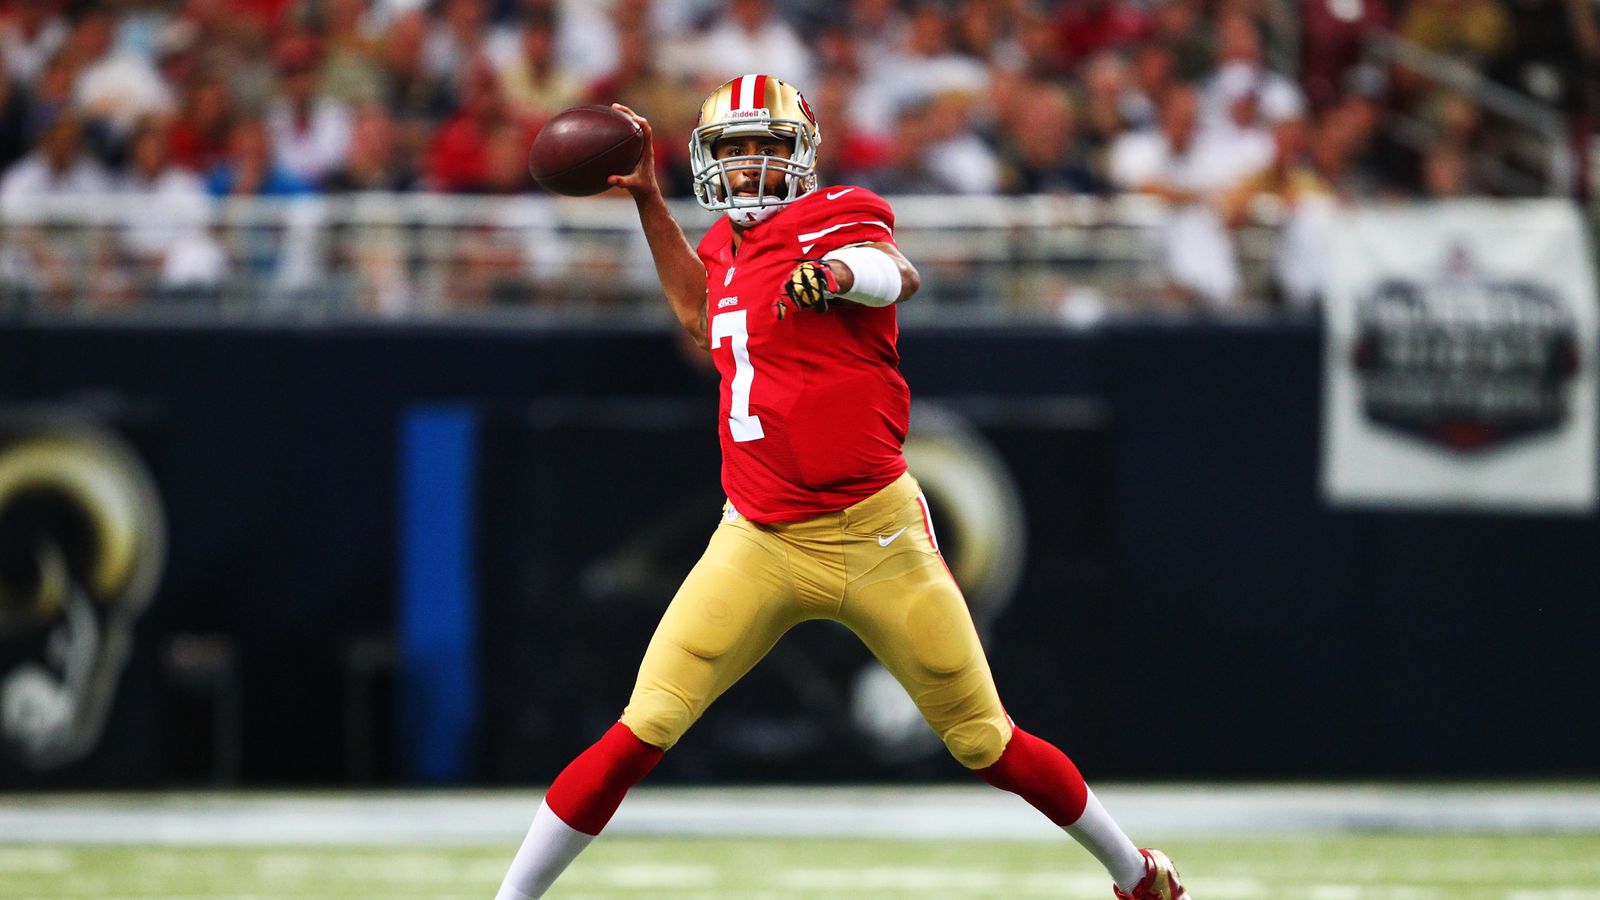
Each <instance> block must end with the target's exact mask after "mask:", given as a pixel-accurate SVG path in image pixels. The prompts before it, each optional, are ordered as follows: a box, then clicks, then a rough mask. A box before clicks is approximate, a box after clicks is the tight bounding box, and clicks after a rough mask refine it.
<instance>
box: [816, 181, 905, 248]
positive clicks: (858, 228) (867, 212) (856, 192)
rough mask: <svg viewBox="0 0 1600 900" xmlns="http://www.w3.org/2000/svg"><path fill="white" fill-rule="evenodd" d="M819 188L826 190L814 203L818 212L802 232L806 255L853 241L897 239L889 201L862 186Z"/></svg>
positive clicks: (891, 242)
mask: <svg viewBox="0 0 1600 900" xmlns="http://www.w3.org/2000/svg"><path fill="white" fill-rule="evenodd" d="M819 190H824V191H826V193H824V194H823V196H822V198H821V199H820V200H819V201H818V202H817V204H816V205H815V206H814V207H813V209H815V210H816V211H817V215H816V216H815V218H814V219H812V222H811V223H809V224H807V225H806V226H805V227H803V228H802V230H801V232H800V234H799V239H800V252H801V254H803V255H804V256H805V257H806V258H808V259H817V258H819V257H821V256H822V255H823V254H825V253H831V252H833V251H834V250H837V249H839V248H840V247H848V246H850V245H851V244H864V243H868V242H882V243H889V244H893V243H894V210H893V209H891V208H890V207H889V201H887V200H885V199H883V198H882V197H879V196H878V195H877V194H874V193H873V192H871V191H869V190H867V189H866V188H861V187H834V188H819Z"/></svg>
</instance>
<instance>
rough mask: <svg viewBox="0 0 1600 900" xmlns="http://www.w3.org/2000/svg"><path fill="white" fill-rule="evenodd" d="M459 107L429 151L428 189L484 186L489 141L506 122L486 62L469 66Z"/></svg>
mask: <svg viewBox="0 0 1600 900" xmlns="http://www.w3.org/2000/svg"><path fill="white" fill-rule="evenodd" d="M463 90H464V91H465V94H464V95H463V96H462V98H461V107H460V109H459V110H458V111H457V113H456V114H455V116H454V117H452V118H451V119H450V121H448V122H446V123H445V124H444V127H442V128H440V129H439V131H438V133H437V134H436V135H435V137H434V139H433V144H432V146H431V147H429V148H428V162H427V180H428V189H429V190H435V191H467V192H474V191H480V190H483V189H484V186H485V184H486V183H487V178H486V175H487V162H488V159H487V149H488V144H489V138H490V136H491V135H492V134H494V132H495V130H496V129H497V128H498V127H499V126H500V125H501V124H503V123H504V122H505V121H506V119H507V116H506V111H505V104H504V103H503V102H502V101H501V97H500V85H499V81H498V79H497V77H496V76H495V73H494V70H493V69H491V68H489V65H488V63H487V62H481V63H479V64H478V65H475V66H472V67H471V72H470V74H469V75H468V77H467V81H466V85H465V87H464V88H463Z"/></svg>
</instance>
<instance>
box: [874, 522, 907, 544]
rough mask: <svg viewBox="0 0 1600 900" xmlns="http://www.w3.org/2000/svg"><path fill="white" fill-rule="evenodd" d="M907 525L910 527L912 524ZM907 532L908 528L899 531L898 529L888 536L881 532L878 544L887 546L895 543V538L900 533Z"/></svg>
mask: <svg viewBox="0 0 1600 900" xmlns="http://www.w3.org/2000/svg"><path fill="white" fill-rule="evenodd" d="M906 527H907V528H909V527H910V526H909V525H908V526H906ZM905 533H906V529H905V528H902V529H900V530H899V531H896V532H895V533H894V534H891V535H889V536H888V537H884V536H883V535H881V534H880V535H878V546H879V547H887V546H889V545H890V544H892V543H894V539H895V538H897V537H899V536H900V535H902V534H905Z"/></svg>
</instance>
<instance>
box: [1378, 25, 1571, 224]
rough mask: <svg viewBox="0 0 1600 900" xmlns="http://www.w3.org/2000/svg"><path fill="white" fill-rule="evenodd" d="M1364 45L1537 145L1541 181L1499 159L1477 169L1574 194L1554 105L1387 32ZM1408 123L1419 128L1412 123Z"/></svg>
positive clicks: (1511, 182)
mask: <svg viewBox="0 0 1600 900" xmlns="http://www.w3.org/2000/svg"><path fill="white" fill-rule="evenodd" d="M1367 47H1368V49H1369V50H1370V51H1371V52H1372V53H1373V54H1374V55H1375V56H1376V57H1377V58H1378V59H1380V60H1383V61H1384V62H1387V63H1389V64H1391V65H1394V66H1398V67H1400V68H1404V69H1408V70H1411V71H1413V72H1416V73H1417V74H1419V75H1421V76H1423V77H1424V78H1427V79H1428V80H1429V81H1432V82H1434V83H1436V84H1438V85H1440V86H1442V87H1447V88H1449V89H1451V90H1454V91H1458V92H1460V93H1462V94H1465V95H1467V96H1469V97H1471V98H1472V99H1473V101H1474V102H1476V103H1477V104H1478V105H1479V106H1481V107H1482V108H1483V109H1485V110H1487V111H1489V112H1491V113H1493V114H1495V115H1497V116H1499V117H1500V118H1502V119H1504V120H1505V121H1507V122H1509V123H1511V124H1512V125H1513V126H1515V127H1517V128H1518V129H1520V130H1522V131H1523V132H1524V133H1525V134H1527V135H1528V136H1530V137H1532V138H1533V139H1534V140H1536V141H1537V142H1539V143H1540V144H1541V146H1542V147H1543V150H1544V154H1543V155H1544V157H1545V158H1544V160H1543V162H1544V165H1545V172H1544V173H1543V174H1544V176H1545V177H1544V181H1543V184H1541V185H1523V184H1519V183H1518V180H1517V178H1516V173H1514V172H1512V171H1510V170H1508V168H1507V167H1506V166H1505V163H1504V161H1503V160H1498V159H1493V158H1486V159H1480V160H1479V164H1480V166H1479V167H1480V169H1483V170H1486V171H1487V172H1488V173H1489V174H1491V175H1493V176H1494V177H1495V180H1496V181H1498V182H1500V183H1501V184H1502V185H1504V186H1506V187H1508V188H1511V189H1513V191H1519V190H1521V189H1523V188H1526V187H1532V188H1534V189H1535V190H1538V189H1541V188H1542V189H1543V190H1544V191H1545V192H1546V193H1548V194H1550V195H1552V196H1558V197H1570V196H1573V195H1574V194H1575V192H1576V190H1577V184H1578V163H1577V160H1576V159H1575V158H1574V154H1573V152H1572V145H1571V143H1570V141H1569V135H1568V129H1569V127H1570V125H1569V123H1568V122H1567V120H1566V117H1564V116H1563V115H1562V114H1561V113H1560V112H1559V111H1558V110H1556V109H1554V108H1552V107H1550V106H1547V105H1545V104H1543V103H1540V102H1538V101H1536V100H1534V99H1533V98H1531V97H1528V96H1526V95H1524V94H1521V93H1519V92H1517V91H1514V90H1512V89H1511V88H1508V87H1506V86H1504V85H1502V84H1499V83H1497V82H1495V81H1493V80H1492V79H1490V78H1488V77H1487V76H1485V75H1484V74H1483V73H1481V72H1479V71H1478V70H1477V69H1475V68H1473V67H1472V66H1469V65H1467V64H1466V63H1464V62H1462V61H1460V60H1458V59H1453V58H1451V57H1448V56H1444V55H1442V54H1439V53H1435V52H1433V51H1432V50H1429V49H1427V48H1426V47H1423V46H1421V45H1419V44H1417V43H1414V42H1412V41H1408V40H1406V39H1405V38H1402V37H1400V36H1399V35H1398V34H1394V33H1393V32H1387V31H1378V32H1374V33H1373V34H1372V35H1371V36H1369V37H1368V39H1367ZM1401 124H1404V123H1401ZM1412 127H1413V128H1420V126H1416V125H1415V124H1414V123H1412ZM1402 139H1404V136H1403V135H1402Z"/></svg>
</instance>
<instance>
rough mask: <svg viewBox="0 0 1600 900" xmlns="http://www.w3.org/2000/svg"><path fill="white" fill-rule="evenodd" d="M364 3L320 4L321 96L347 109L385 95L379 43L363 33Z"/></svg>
mask: <svg viewBox="0 0 1600 900" xmlns="http://www.w3.org/2000/svg"><path fill="white" fill-rule="evenodd" d="M366 13H367V0H323V15H322V34H323V35H324V39H325V40H326V42H327V49H326V52H325V54H324V58H323V62H322V92H323V93H324V94H326V95H327V96H329V97H332V98H333V99H334V100H337V101H339V102H340V103H343V104H345V105H347V106H350V105H356V104H361V103H368V102H371V101H374V100H382V99H384V98H385V97H386V96H387V95H388V93H389V87H388V83H387V81H388V78H387V73H386V72H385V71H384V67H383V61H382V57H383V39H382V36H381V35H378V34H374V33H371V32H369V31H368V30H367V27H366V26H367V21H366Z"/></svg>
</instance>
